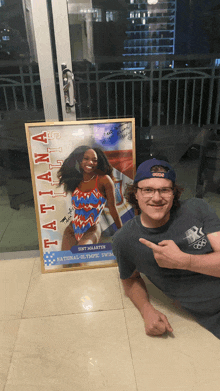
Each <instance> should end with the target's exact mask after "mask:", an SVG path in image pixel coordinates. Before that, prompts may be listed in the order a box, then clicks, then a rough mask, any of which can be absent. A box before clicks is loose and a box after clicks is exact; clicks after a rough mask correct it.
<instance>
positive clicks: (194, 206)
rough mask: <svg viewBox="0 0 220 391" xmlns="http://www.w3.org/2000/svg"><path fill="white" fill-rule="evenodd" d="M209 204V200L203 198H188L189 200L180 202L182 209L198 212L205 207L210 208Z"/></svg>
mask: <svg viewBox="0 0 220 391" xmlns="http://www.w3.org/2000/svg"><path fill="white" fill-rule="evenodd" d="M208 207H209V205H208V204H207V202H206V201H205V200H203V199H201V198H195V197H192V198H188V199H187V200H184V201H181V203H180V211H183V212H185V211H189V212H191V213H197V212H200V211H201V210H204V208H205V209H206V208H208Z"/></svg>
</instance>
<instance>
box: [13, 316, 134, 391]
mask: <svg viewBox="0 0 220 391" xmlns="http://www.w3.org/2000/svg"><path fill="white" fill-rule="evenodd" d="M39 390H40V391H61V390H65V391H75V390H76V391H97V390H99V391H137V388H136V385H135V378H134V371H133V366H132V359H131V355H130V347H129V341H128V337H127V331H126V324H125V318H124V313H123V310H118V311H106V312H100V313H97V312H96V313H87V314H77V315H64V316H53V317H45V318H38V319H23V320H22V322H21V326H20V330H19V334H18V339H17V342H16V346H15V351H14V355H13V359H12V364H11V367H10V371H9V376H8V381H7V384H6V388H5V391H39Z"/></svg>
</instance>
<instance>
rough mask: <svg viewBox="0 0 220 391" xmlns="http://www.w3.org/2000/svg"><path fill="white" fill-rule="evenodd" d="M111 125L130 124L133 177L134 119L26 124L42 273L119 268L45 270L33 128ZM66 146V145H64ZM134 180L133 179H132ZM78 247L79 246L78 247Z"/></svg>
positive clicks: (47, 128)
mask: <svg viewBox="0 0 220 391" xmlns="http://www.w3.org/2000/svg"><path fill="white" fill-rule="evenodd" d="M111 123H123V124H126V123H130V124H131V129H132V140H131V143H132V163H133V177H134V175H135V172H136V149H135V119H134V118H117V119H114V118H113V119H99V120H83V121H82V120H80V121H60V122H35V123H26V124H25V130H26V138H27V146H28V155H29V163H30V171H31V181H32V187H33V195H34V205H35V213H36V221H37V231H38V241H39V249H40V261H41V272H42V273H53V272H65V271H71V270H84V269H94V268H104V267H114V266H117V262H113V263H112V262H109V263H105V264H101V263H100V264H95V263H94V264H91V263H92V262H89V263H90V264H89V265H85V264H84V265H80V266H78V265H77V266H70V267H66V268H65V267H57V268H55V267H54V268H51V269H46V268H45V260H44V256H45V250H44V248H43V238H42V232H41V231H42V222H41V217H40V210H39V202H38V201H39V197H38V190H37V185H36V183H37V178H36V177H37V175H36V172H35V166H36V165H35V162H34V158H33V155H34V147H33V140H32V137H33V136H32V135H31V129H32V128H40V131H42V128H43V129H45V130H46V131H47V132H48V134H49V133H51V134H53V132H54V133H56V129H57V127H60V126H61V127H67V128H66V129H68V127H70V126H71V125H74V126H75V125H77V126H80V127H81V128H82V127H83V126H87V125H93V124H95V125H99V124H100V125H101V124H107V125H108V124H111ZM64 146H65V145H64ZM132 179H133V178H132ZM76 247H77V246H76Z"/></svg>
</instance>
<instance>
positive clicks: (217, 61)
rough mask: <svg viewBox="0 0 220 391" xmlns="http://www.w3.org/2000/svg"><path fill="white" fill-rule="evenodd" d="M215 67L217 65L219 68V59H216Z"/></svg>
mask: <svg viewBox="0 0 220 391" xmlns="http://www.w3.org/2000/svg"><path fill="white" fill-rule="evenodd" d="M215 65H217V66H218V67H219V66H220V58H216V60H215Z"/></svg>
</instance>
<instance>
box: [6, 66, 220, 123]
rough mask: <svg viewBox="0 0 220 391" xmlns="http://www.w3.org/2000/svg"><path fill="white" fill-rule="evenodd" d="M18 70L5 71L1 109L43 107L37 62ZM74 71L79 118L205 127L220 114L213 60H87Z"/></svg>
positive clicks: (219, 75) (219, 81)
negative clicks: (108, 63) (168, 63)
mask: <svg viewBox="0 0 220 391" xmlns="http://www.w3.org/2000/svg"><path fill="white" fill-rule="evenodd" d="M73 68H74V65H73ZM115 68H116V67H115ZM118 68H119V67H118ZM17 70H18V71H17V72H16V73H10V74H9V73H8V74H7V73H6V72H5V73H2V74H0V107H1V109H0V111H1V113H4V112H5V113H8V114H10V111H23V110H25V111H26V110H29V111H30V110H32V111H38V110H42V108H43V102H42V95H41V86H40V77H39V71H38V69H37V67H36V65H35V66H34V68H33V67H32V66H30V65H29V66H19V67H17ZM74 74H75V89H76V99H77V104H76V113H77V119H92V118H93V119H98V118H124V117H134V118H135V121H136V125H137V126H139V127H145V126H152V125H173V124H195V125H197V126H199V127H200V126H202V125H204V124H209V123H213V124H218V123H219V120H220V116H219V108H220V68H219V67H217V66H216V65H215V62H214V61H213V60H212V61H211V65H209V66H204V67H188V68H186V67H184V68H183V67H174V68H172V67H170V68H163V62H162V61H158V67H157V68H155V65H154V63H153V62H151V65H150V68H148V69H145V70H144V71H124V70H121V69H111V68H109V67H108V69H104V66H103V65H94V66H91V64H87V65H86V66H85V67H84V69H82V66H81V67H80V70H77V69H75V70H74ZM57 83H58V79H57Z"/></svg>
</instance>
